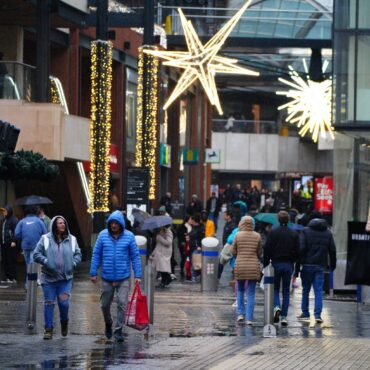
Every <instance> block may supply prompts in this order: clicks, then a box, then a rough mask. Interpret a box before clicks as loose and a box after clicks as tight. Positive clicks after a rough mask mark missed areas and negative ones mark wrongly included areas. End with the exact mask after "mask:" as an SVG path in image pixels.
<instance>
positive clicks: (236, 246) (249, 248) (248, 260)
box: [233, 216, 262, 280]
mask: <svg viewBox="0 0 370 370" xmlns="http://www.w3.org/2000/svg"><path fill="white" fill-rule="evenodd" d="M233 254H234V255H235V256H236V261H235V267H234V275H235V279H237V280H260V278H261V268H260V261H259V258H260V256H261V255H262V246H261V237H260V235H259V234H258V233H256V232H255V231H253V220H252V217H250V216H246V217H244V218H243V219H242V220H241V221H240V223H239V231H238V232H237V233H236V235H235V238H234V241H233Z"/></svg>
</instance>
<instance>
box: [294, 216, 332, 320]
mask: <svg viewBox="0 0 370 370" xmlns="http://www.w3.org/2000/svg"><path fill="white" fill-rule="evenodd" d="M310 219H311V221H310V222H309V224H308V225H307V227H305V228H304V229H303V230H302V232H301V235H300V251H299V261H300V264H301V265H302V270H301V279H302V305H301V308H302V314H301V315H300V316H299V317H298V318H299V319H300V320H306V319H309V318H310V312H309V300H308V299H309V294H310V290H311V286H313V290H314V293H315V307H314V315H315V321H316V323H317V324H321V323H322V322H323V320H322V318H321V311H322V295H323V288H324V269H327V268H330V270H331V271H334V270H335V267H336V263H337V255H336V248H335V243H334V239H333V235H332V233H331V231H330V230H329V229H328V224H327V222H326V221H325V220H324V219H322V216H321V213H320V212H318V211H313V212H312V213H311V215H310ZM328 256H329V260H328Z"/></svg>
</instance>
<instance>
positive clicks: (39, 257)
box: [33, 216, 82, 282]
mask: <svg viewBox="0 0 370 370" xmlns="http://www.w3.org/2000/svg"><path fill="white" fill-rule="evenodd" d="M57 218H62V219H63V220H64V222H65V224H66V230H67V233H68V235H67V237H66V238H64V239H63V241H62V242H61V243H60V244H59V246H58V244H57V242H56V241H55V237H54V235H53V232H52V230H53V224H54V222H56V219H57ZM55 248H62V249H63V264H64V271H63V272H62V273H61V272H60V271H57V266H56V261H55ZM81 259H82V256H81V250H80V248H79V246H78V244H77V239H76V237H75V236H73V235H72V234H71V233H70V232H69V228H68V223H67V221H66V219H65V218H64V217H63V216H55V217H53V218H52V220H51V221H50V232H49V233H47V234H45V235H43V236H42V237H41V239H40V241H39V242H38V243H37V246H36V248H35V251H34V254H33V260H34V261H35V262H37V263H39V264H40V265H42V267H41V272H42V273H43V274H44V275H46V276H47V277H46V279H45V280H46V281H48V282H51V281H58V280H61V279H63V280H69V279H72V278H73V270H74V269H75V268H76V266H77V265H79V264H80V263H81ZM61 275H63V276H61Z"/></svg>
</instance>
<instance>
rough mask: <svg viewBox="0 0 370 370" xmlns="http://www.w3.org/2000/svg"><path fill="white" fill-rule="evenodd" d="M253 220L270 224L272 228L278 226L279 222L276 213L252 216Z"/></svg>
mask: <svg viewBox="0 0 370 370" xmlns="http://www.w3.org/2000/svg"><path fill="white" fill-rule="evenodd" d="M254 219H255V220H256V221H259V222H264V223H266V224H271V225H272V226H277V225H279V221H278V218H277V214H276V213H258V214H257V215H255V216H254Z"/></svg>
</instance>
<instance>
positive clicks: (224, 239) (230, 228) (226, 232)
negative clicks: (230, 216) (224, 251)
mask: <svg viewBox="0 0 370 370" xmlns="http://www.w3.org/2000/svg"><path fill="white" fill-rule="evenodd" d="M236 227H237V226H236V224H235V222H234V220H231V221H230V222H226V223H225V226H224V232H223V234H222V244H223V245H225V244H226V243H228V241H227V239H228V237H229V236H230V234H231V233H232V232H233V230H234V229H236Z"/></svg>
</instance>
